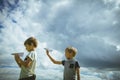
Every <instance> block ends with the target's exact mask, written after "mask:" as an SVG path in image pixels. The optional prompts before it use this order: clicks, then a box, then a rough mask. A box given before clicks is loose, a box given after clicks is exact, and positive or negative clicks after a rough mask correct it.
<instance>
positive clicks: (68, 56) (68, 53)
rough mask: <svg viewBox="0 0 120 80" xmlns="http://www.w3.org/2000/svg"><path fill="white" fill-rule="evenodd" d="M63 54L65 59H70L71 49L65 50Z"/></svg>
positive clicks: (71, 56) (71, 55)
mask: <svg viewBox="0 0 120 80" xmlns="http://www.w3.org/2000/svg"><path fill="white" fill-rule="evenodd" d="M65 56H66V58H67V59H72V58H73V51H70V50H65Z"/></svg>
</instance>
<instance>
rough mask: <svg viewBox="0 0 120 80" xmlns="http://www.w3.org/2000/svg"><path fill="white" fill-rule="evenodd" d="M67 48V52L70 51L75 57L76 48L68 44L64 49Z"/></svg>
mask: <svg viewBox="0 0 120 80" xmlns="http://www.w3.org/2000/svg"><path fill="white" fill-rule="evenodd" d="M66 50H68V52H70V53H71V52H72V53H73V57H75V55H76V53H77V49H76V48H74V47H72V46H69V47H67V48H66V49H65V51H66Z"/></svg>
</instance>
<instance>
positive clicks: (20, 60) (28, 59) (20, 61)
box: [15, 54, 32, 67]
mask: <svg viewBox="0 0 120 80" xmlns="http://www.w3.org/2000/svg"><path fill="white" fill-rule="evenodd" d="M15 60H16V62H17V64H18V65H19V67H21V65H23V66H24V67H29V66H30V64H31V62H32V60H31V59H30V58H29V57H28V58H27V60H26V61H23V60H22V59H21V58H20V56H19V55H18V54H16V55H15Z"/></svg>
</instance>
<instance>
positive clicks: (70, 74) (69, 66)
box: [46, 47, 80, 80]
mask: <svg viewBox="0 0 120 80" xmlns="http://www.w3.org/2000/svg"><path fill="white" fill-rule="evenodd" d="M76 53H77V50H76V48H74V47H67V48H66V49H65V57H66V59H67V60H63V61H56V60H55V59H53V58H52V57H51V56H50V54H49V50H47V49H46V54H47V56H48V57H49V58H50V60H51V61H52V62H53V63H54V64H62V65H63V66H64V80H76V74H77V80H80V71H79V68H80V66H79V64H78V62H77V61H76V60H74V57H75V55H76Z"/></svg>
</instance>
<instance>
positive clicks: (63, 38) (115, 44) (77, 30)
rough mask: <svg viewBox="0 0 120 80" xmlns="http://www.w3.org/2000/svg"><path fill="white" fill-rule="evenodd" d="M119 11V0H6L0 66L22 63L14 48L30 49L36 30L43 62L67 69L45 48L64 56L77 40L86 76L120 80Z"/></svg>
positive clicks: (0, 16)
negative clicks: (54, 61) (27, 44)
mask: <svg viewBox="0 0 120 80" xmlns="http://www.w3.org/2000/svg"><path fill="white" fill-rule="evenodd" d="M119 14H120V1H119V0H51V1H49V0H10V1H8V0H1V1H0V45H1V46H0V66H8V65H10V66H17V65H16V63H15V61H14V59H13V57H12V56H11V55H10V54H11V53H12V52H24V51H25V49H24V45H23V43H24V40H25V39H27V38H28V37H30V36H34V37H36V38H37V39H38V41H39V46H38V48H37V53H38V57H39V58H38V61H39V63H38V68H40V69H47V71H48V72H49V71H50V70H53V71H54V70H55V69H58V70H60V71H62V66H56V65H54V64H52V63H51V62H50V60H49V59H48V58H47V56H46V55H45V51H44V48H45V47H47V48H50V49H53V52H52V53H51V55H52V56H53V57H54V58H55V59H57V60H62V59H64V58H65V57H64V49H65V48H66V47H67V46H74V47H76V48H77V49H78V54H77V56H76V59H77V60H78V61H79V62H80V65H81V67H82V68H81V75H82V79H83V80H109V79H111V80H118V79H119V77H118V76H119V75H120V73H119V67H120V62H119V59H120V38H119V35H120V31H119V30H120V23H119V22H120V15H119ZM43 62H44V63H43ZM48 65H49V68H48ZM101 69H102V70H101ZM116 74H118V76H114V75H116ZM46 75H47V74H46ZM60 75H61V74H60ZM104 75H105V76H104ZM44 76H45V75H44ZM111 76H112V77H111ZM60 77H61V76H60ZM88 78H91V79H88ZM53 79H54V75H53Z"/></svg>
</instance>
